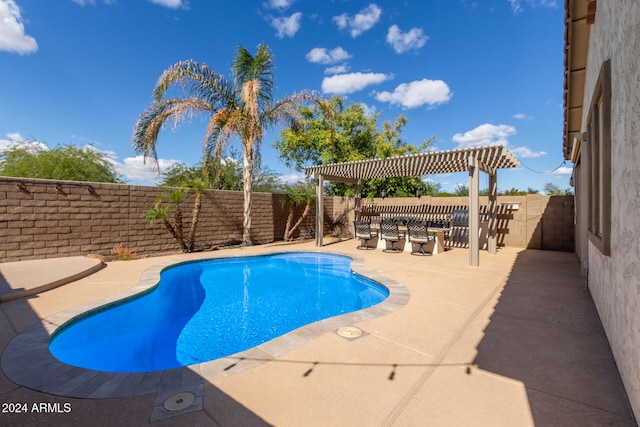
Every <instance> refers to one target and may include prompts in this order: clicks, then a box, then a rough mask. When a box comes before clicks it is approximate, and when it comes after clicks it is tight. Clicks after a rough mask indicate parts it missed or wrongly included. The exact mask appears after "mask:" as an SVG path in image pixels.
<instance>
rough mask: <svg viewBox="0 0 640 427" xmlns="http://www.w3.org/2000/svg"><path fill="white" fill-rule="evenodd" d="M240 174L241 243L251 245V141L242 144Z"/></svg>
mask: <svg viewBox="0 0 640 427" xmlns="http://www.w3.org/2000/svg"><path fill="white" fill-rule="evenodd" d="M242 152H243V159H242V176H243V180H244V182H243V184H244V185H243V190H244V220H243V222H242V245H243V246H251V245H252V242H251V209H252V205H251V202H252V201H251V189H252V187H253V182H252V178H253V141H243V144H242Z"/></svg>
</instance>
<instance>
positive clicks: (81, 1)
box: [71, 0, 153, 6]
mask: <svg viewBox="0 0 640 427" xmlns="http://www.w3.org/2000/svg"><path fill="white" fill-rule="evenodd" d="M71 1H72V2H74V3H75V4H78V5H80V6H86V5H91V6H95V5H96V0H71ZM152 1H153V0H152ZM102 2H103V3H104V4H113V3H115V2H116V0H102Z"/></svg>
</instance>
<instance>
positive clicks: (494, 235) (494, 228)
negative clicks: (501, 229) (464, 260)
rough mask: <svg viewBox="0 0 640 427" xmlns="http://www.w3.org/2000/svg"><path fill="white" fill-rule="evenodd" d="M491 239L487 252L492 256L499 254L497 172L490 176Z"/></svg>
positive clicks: (488, 242)
mask: <svg viewBox="0 0 640 427" xmlns="http://www.w3.org/2000/svg"><path fill="white" fill-rule="evenodd" d="M488 234H489V239H488V241H487V250H488V251H489V253H490V254H494V255H495V254H497V253H498V176H497V174H496V172H495V171H494V172H493V173H490V174H489V233H488Z"/></svg>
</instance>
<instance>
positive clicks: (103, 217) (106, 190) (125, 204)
mask: <svg viewBox="0 0 640 427" xmlns="http://www.w3.org/2000/svg"><path fill="white" fill-rule="evenodd" d="M163 192H164V190H163V189H161V188H158V187H145V186H134V185H123V184H105V183H87V182H74V181H52V180H38V179H22V178H7V177H0V242H2V243H0V262H9V261H20V260H29V259H41V258H55V257H64V256H75V255H87V254H92V253H93V254H99V255H110V254H111V249H112V248H113V247H114V246H115V245H116V244H119V243H121V244H123V245H126V246H127V247H128V248H129V249H130V250H132V251H135V252H137V253H138V254H139V255H142V256H144V255H152V254H158V253H163V252H176V251H178V250H179V249H178V246H177V243H176V242H175V240H174V239H173V237H171V235H170V234H169V232H168V231H167V230H166V229H165V228H164V226H163V225H162V224H161V223H154V224H149V222H148V221H147V219H146V218H145V217H144V211H145V210H146V209H148V208H149V207H150V206H153V204H154V202H155V200H156V199H157V198H158V197H159V196H161V195H162V193H163ZM193 197H194V196H193V195H191V194H188V195H186V196H185V197H184V198H183V202H182V204H181V207H182V213H183V223H184V230H185V233H187V232H188V227H189V223H190V221H191V209H192V206H193V200H194V199H193ZM282 200H283V196H282V195H274V194H269V193H254V194H253V215H252V239H253V241H254V243H256V244H264V243H269V242H273V241H276V240H282V238H283V235H284V229H285V226H286V221H287V215H288V208H287V207H286V206H283V204H282ZM243 203H244V202H243V194H242V192H237V191H218V190H215V191H213V190H212V191H206V192H204V194H203V198H202V209H201V213H200V219H199V222H198V227H197V232H196V246H197V247H199V248H207V247H212V246H219V245H226V244H233V243H239V242H240V241H241V240H242V220H243ZM375 203H376V204H378V205H380V206H385V205H388V206H410V205H424V204H427V205H431V206H434V207H441V209H445V210H446V209H449V210H453V209H465V208H466V207H467V203H468V199H467V198H466V197H447V198H441V197H422V198H421V199H417V198H386V199H384V200H383V199H376V200H375ZM480 203H481V205H486V204H487V198H486V197H484V198H481V200H480ZM498 203H499V204H501V203H520V208H519V209H518V210H507V209H505V208H504V206H501V208H500V211H499V215H498V229H499V230H498V243H499V244H504V245H507V246H514V247H527V248H535V249H549V250H563V251H572V250H573V248H574V239H573V197H572V196H566V197H548V196H541V195H528V196H518V197H507V196H504V197H499V198H498ZM301 210H302V207H300V208H298V209H297V211H296V218H295V219H297V218H298V217H299V214H300V212H301ZM353 212H354V200H353V199H352V198H346V197H333V198H327V199H326V200H325V217H324V229H325V232H326V233H327V234H334V235H340V236H350V235H352V233H353V230H352V228H353V225H352V222H351V221H352V220H353ZM310 229H312V230H315V207H314V208H313V209H312V210H311V212H310V214H309V216H308V217H307V218H306V219H305V220H304V221H303V223H302V224H301V225H300V227H299V230H298V232H297V233H295V234H294V237H297V236H300V235H303V236H304V235H306V234H307V233H308V230H310Z"/></svg>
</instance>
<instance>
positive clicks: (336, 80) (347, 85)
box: [322, 73, 393, 95]
mask: <svg viewBox="0 0 640 427" xmlns="http://www.w3.org/2000/svg"><path fill="white" fill-rule="evenodd" d="M391 78H393V76H392V75H387V74H382V73H350V74H336V75H335V76H331V77H325V78H324V79H323V80H322V92H323V93H335V94H336V95H347V94H350V93H354V92H357V91H359V90H362V89H364V88H365V87H367V86H370V85H375V84H380V83H382V82H384V81H386V80H389V79H391Z"/></svg>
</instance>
